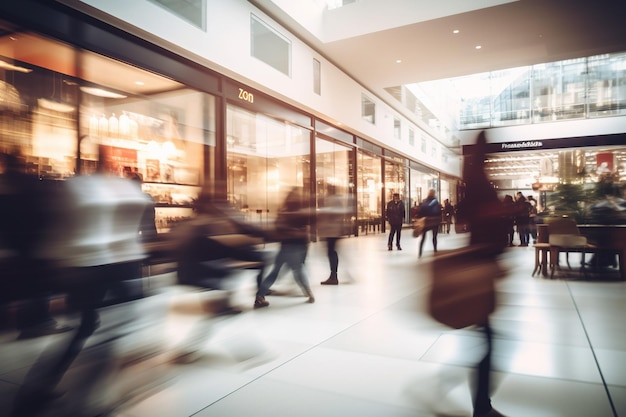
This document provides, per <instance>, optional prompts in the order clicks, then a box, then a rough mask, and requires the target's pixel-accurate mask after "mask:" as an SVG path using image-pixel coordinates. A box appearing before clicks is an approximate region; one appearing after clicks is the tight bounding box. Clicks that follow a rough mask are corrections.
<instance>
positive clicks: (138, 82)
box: [135, 81, 144, 85]
mask: <svg viewBox="0 0 626 417" xmlns="http://www.w3.org/2000/svg"><path fill="white" fill-rule="evenodd" d="M135 84H136V85H144V82H143V81H135Z"/></svg>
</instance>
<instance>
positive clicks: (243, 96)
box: [239, 88, 254, 103]
mask: <svg viewBox="0 0 626 417" xmlns="http://www.w3.org/2000/svg"><path fill="white" fill-rule="evenodd" d="M239 100H243V101H247V102H248V103H254V94H252V93H251V92H249V91H246V90H244V89H243V88H240V89H239Z"/></svg>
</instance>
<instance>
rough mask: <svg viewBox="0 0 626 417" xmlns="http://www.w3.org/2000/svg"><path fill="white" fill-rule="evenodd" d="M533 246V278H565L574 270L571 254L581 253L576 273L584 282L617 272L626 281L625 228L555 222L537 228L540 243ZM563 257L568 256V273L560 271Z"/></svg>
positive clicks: (565, 220)
mask: <svg viewBox="0 0 626 417" xmlns="http://www.w3.org/2000/svg"><path fill="white" fill-rule="evenodd" d="M533 246H534V249H535V264H534V269H533V272H532V274H531V275H532V276H535V275H537V274H541V275H542V276H544V277H548V276H549V278H550V279H554V278H555V276H556V277H557V278H558V277H559V276H564V275H565V273H566V272H567V273H569V272H571V271H573V270H574V269H573V268H572V265H571V264H570V253H578V254H580V262H579V263H578V268H577V269H576V271H577V273H578V274H580V275H582V277H583V278H584V279H594V278H602V277H603V276H607V275H609V274H612V275H615V273H617V275H618V277H619V278H620V279H621V280H626V272H625V270H624V252H625V250H626V227H625V226H619V225H618V226H608V225H578V224H576V222H575V221H574V220H572V219H569V218H559V219H552V220H550V221H547V222H546V223H544V224H538V225H537V243H535V244H534V245H533ZM561 255H565V256H564V257H565V262H566V264H567V271H565V270H564V269H563V268H561V263H560V260H561V258H562V256H561ZM589 255H591V256H589Z"/></svg>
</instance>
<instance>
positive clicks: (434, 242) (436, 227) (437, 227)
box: [433, 226, 439, 252]
mask: <svg viewBox="0 0 626 417" xmlns="http://www.w3.org/2000/svg"><path fill="white" fill-rule="evenodd" d="M438 233H439V226H435V227H433V248H434V249H435V252H437V234H438Z"/></svg>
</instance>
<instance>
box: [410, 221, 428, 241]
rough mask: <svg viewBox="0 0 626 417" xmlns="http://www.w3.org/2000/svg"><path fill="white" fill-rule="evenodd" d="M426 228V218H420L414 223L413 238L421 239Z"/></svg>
mask: <svg viewBox="0 0 626 417" xmlns="http://www.w3.org/2000/svg"><path fill="white" fill-rule="evenodd" d="M425 227H426V217H420V218H419V219H415V220H414V221H413V237H419V236H420V235H421V234H422V232H423V231H424V228H425Z"/></svg>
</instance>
